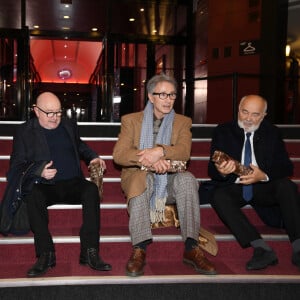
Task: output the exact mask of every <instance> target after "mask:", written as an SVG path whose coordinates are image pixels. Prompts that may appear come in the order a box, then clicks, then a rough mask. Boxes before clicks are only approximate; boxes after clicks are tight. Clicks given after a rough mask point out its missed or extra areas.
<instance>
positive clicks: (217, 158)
mask: <svg viewBox="0 0 300 300" xmlns="http://www.w3.org/2000/svg"><path fill="white" fill-rule="evenodd" d="M211 159H212V161H213V162H214V163H216V164H217V165H220V164H221V163H222V162H224V161H229V160H233V161H234V163H235V171H234V173H235V174H236V175H238V176H242V175H248V174H251V173H252V172H253V170H252V169H251V168H250V167H246V166H244V165H242V164H241V163H240V162H239V161H237V160H235V159H233V158H232V157H230V156H229V155H228V154H226V153H224V152H222V151H218V150H216V151H215V152H214V154H213V156H212V158H211Z"/></svg>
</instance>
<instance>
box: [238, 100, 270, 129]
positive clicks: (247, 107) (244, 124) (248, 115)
mask: <svg viewBox="0 0 300 300" xmlns="http://www.w3.org/2000/svg"><path fill="white" fill-rule="evenodd" d="M266 114H267V101H266V100H265V99H264V98H263V97H261V96H259V95H247V96H245V97H243V98H242V99H241V101H240V104H239V112H238V123H239V126H240V127H241V128H243V129H244V130H245V131H255V130H256V129H257V128H258V127H259V125H260V123H261V122H262V120H263V119H264V117H265V115H266Z"/></svg>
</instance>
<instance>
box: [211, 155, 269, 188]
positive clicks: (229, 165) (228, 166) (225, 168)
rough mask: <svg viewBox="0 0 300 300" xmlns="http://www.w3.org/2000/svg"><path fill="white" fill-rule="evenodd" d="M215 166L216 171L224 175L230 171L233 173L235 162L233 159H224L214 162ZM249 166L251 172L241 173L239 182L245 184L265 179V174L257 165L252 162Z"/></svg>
mask: <svg viewBox="0 0 300 300" xmlns="http://www.w3.org/2000/svg"><path fill="white" fill-rule="evenodd" d="M215 166H216V169H217V170H218V172H219V173H220V174H221V175H223V176H226V175H228V174H230V173H234V171H235V169H236V164H235V162H234V161H233V160H228V161H224V162H222V163H220V164H217V163H215ZM250 167H251V169H252V170H253V172H251V173H250V174H248V175H241V176H240V177H239V178H240V183H241V184H245V185H247V184H252V183H256V182H259V181H263V180H266V179H267V176H266V174H265V173H264V172H263V171H262V170H261V169H260V168H259V167H257V166H255V165H253V164H250Z"/></svg>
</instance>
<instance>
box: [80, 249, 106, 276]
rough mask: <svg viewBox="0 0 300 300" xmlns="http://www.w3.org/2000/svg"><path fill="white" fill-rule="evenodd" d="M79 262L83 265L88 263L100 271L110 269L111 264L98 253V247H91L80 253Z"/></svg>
mask: <svg viewBox="0 0 300 300" xmlns="http://www.w3.org/2000/svg"><path fill="white" fill-rule="evenodd" d="M79 263H80V264H81V265H88V266H89V267H90V268H92V269H94V270H98V271H110V270H111V265H110V264H108V263H106V262H104V261H103V260H102V259H101V258H100V257H99V254H98V250H97V249H96V248H89V249H87V250H86V251H84V252H81V253H80V258H79Z"/></svg>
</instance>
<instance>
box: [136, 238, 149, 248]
mask: <svg viewBox="0 0 300 300" xmlns="http://www.w3.org/2000/svg"><path fill="white" fill-rule="evenodd" d="M149 243H150V242H149V240H147V241H143V242H140V243H138V244H135V245H134V248H141V249H143V250H144V251H146V249H147V246H148V244H149Z"/></svg>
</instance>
